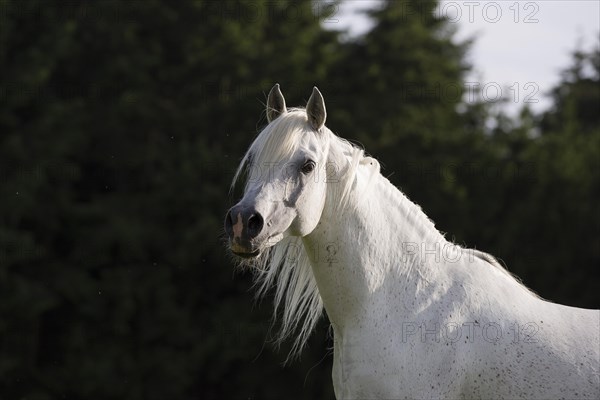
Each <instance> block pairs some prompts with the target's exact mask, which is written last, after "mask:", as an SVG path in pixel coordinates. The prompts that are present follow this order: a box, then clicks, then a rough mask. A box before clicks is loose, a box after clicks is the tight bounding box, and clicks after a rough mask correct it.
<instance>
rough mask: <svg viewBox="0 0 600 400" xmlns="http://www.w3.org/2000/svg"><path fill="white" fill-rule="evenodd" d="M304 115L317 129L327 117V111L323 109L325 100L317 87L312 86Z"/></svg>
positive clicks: (323, 123)
mask: <svg viewBox="0 0 600 400" xmlns="http://www.w3.org/2000/svg"><path fill="white" fill-rule="evenodd" d="M306 115H307V116H308V122H309V123H310V126H312V127H313V129H314V130H316V131H318V130H319V129H321V128H322V127H323V125H325V119H326V118H327V111H326V110H325V100H323V95H321V92H319V89H317V87H316V86H315V87H313V91H312V94H311V95H310V99H308V104H307V105H306Z"/></svg>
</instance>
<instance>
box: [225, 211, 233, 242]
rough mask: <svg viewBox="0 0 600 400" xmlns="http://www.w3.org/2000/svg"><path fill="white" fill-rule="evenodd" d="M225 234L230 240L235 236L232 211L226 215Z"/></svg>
mask: <svg viewBox="0 0 600 400" xmlns="http://www.w3.org/2000/svg"><path fill="white" fill-rule="evenodd" d="M225 233H227V236H229V237H230V238H231V237H232V236H233V220H232V219H231V210H230V211H227V215H225Z"/></svg>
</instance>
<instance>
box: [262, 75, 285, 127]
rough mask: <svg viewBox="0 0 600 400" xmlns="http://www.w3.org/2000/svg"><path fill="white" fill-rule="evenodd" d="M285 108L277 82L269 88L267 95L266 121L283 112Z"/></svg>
mask: <svg viewBox="0 0 600 400" xmlns="http://www.w3.org/2000/svg"><path fill="white" fill-rule="evenodd" d="M286 112H287V108H286V107H285V99H284V98H283V94H282V93H281V89H279V83H276V84H275V86H273V87H272V88H271V91H270V92H269V97H267V121H269V122H271V121H273V120H274V119H275V118H277V117H279V116H280V115H281V114H285V113H286Z"/></svg>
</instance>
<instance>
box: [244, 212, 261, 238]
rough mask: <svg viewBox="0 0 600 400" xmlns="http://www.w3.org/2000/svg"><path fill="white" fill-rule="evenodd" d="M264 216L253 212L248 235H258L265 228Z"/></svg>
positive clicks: (252, 236)
mask: <svg viewBox="0 0 600 400" xmlns="http://www.w3.org/2000/svg"><path fill="white" fill-rule="evenodd" d="M263 224H264V222H263V218H262V216H261V215H260V214H259V213H256V214H252V215H251V216H250V218H248V236H250V237H251V238H254V237H256V236H257V235H258V234H259V233H260V231H261V230H262V228H263Z"/></svg>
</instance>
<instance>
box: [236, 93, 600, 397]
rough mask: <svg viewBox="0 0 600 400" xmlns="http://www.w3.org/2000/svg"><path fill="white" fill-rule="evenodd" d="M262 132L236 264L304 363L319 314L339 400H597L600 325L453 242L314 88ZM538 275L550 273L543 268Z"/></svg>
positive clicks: (278, 110) (239, 223)
mask: <svg viewBox="0 0 600 400" xmlns="http://www.w3.org/2000/svg"><path fill="white" fill-rule="evenodd" d="M266 112H267V119H268V121H269V125H267V127H266V128H265V129H264V130H263V131H262V132H261V133H260V134H259V135H258V137H257V138H256V140H255V141H254V143H253V144H252V145H251V146H250V148H249V150H248V152H247V153H246V155H245V156H244V158H243V160H242V163H241V164H240V167H239V169H238V172H237V174H236V177H235V178H234V183H235V181H236V180H238V178H240V177H241V175H243V174H247V182H246V185H245V191H244V196H243V198H242V200H241V201H240V202H239V203H237V204H236V205H235V206H234V207H232V208H231V209H230V210H229V212H228V214H227V216H226V219H225V229H226V232H227V235H228V237H229V245H230V249H231V251H232V252H233V253H234V254H236V255H237V256H239V257H242V258H243V259H244V263H245V264H248V265H251V266H252V268H251V269H252V270H253V271H254V272H255V273H256V281H257V284H258V293H259V295H260V294H263V293H265V291H267V290H268V289H269V288H270V287H272V286H275V314H276V315H277V314H279V312H278V309H279V310H281V309H283V310H281V314H282V316H281V318H282V329H281V333H280V339H284V338H286V337H288V336H290V334H292V333H293V332H298V333H297V337H296V340H295V345H294V348H293V352H294V353H299V352H300V351H301V350H302V347H303V345H304V344H305V342H306V339H307V337H308V336H309V334H310V332H311V330H312V328H313V327H314V325H315V322H316V321H317V319H318V318H319V316H320V315H321V313H322V309H323V307H324V308H325V310H326V312H327V316H328V317H329V320H330V322H331V325H332V327H333V334H334V353H333V374H332V375H333V384H334V389H335V394H336V397H337V398H338V399H353V398H361V399H363V398H369V399H373V398H381V399H401V398H413V399H430V398H450V399H456V398H473V399H474V398H479V399H492V398H511V399H512V398H535V399H551V398H568V399H575V398H591V399H598V398H600V381H599V364H600V359H599V357H600V356H599V347H600V340H599V336H600V312H599V311H596V310H584V309H578V308H572V307H567V306H563V305H558V304H553V303H550V302H548V301H544V300H542V299H541V298H539V297H538V296H536V295H535V294H534V293H532V292H531V291H530V290H528V289H527V288H526V287H525V286H523V285H522V284H521V283H519V282H518V281H517V280H516V279H515V278H514V277H513V276H511V275H510V273H508V272H507V271H506V270H505V269H504V268H503V267H502V266H500V265H499V264H498V262H497V261H496V260H495V259H494V258H493V257H492V256H490V255H488V254H485V253H482V252H480V251H476V250H469V249H464V248H461V247H459V246H457V245H455V244H453V243H451V242H448V241H447V240H446V239H445V238H444V236H443V235H442V234H440V232H439V231H438V230H436V229H435V227H434V224H433V223H432V222H431V221H430V220H429V219H428V218H427V216H425V214H424V213H423V212H422V211H421V209H420V208H419V206H417V205H415V204H414V203H412V202H411V201H410V200H408V198H407V197H406V196H404V195H403V194H402V193H401V192H400V191H399V190H398V189H397V188H396V187H394V186H393V185H392V184H391V183H390V182H389V181H388V180H387V179H386V178H385V177H383V176H382V175H381V174H380V172H379V164H378V162H377V161H376V160H375V159H373V158H371V157H367V156H365V154H364V153H363V151H362V150H361V149H358V148H357V147H355V146H353V145H352V144H350V143H348V142H347V141H345V140H343V139H340V138H339V137H337V136H335V135H334V134H333V133H332V132H331V131H330V130H329V129H328V128H327V127H325V125H324V124H325V118H326V111H325V103H324V100H323V97H322V96H321V93H320V92H319V91H318V90H317V88H314V89H313V92H312V95H311V97H310V99H309V101H308V104H307V107H306V109H290V110H288V109H287V108H286V105H285V100H284V98H283V95H282V94H281V91H280V89H279V85H275V86H274V87H273V89H271V92H270V93H269V96H268V100H267V110H266ZM540 273H544V272H543V269H540Z"/></svg>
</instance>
